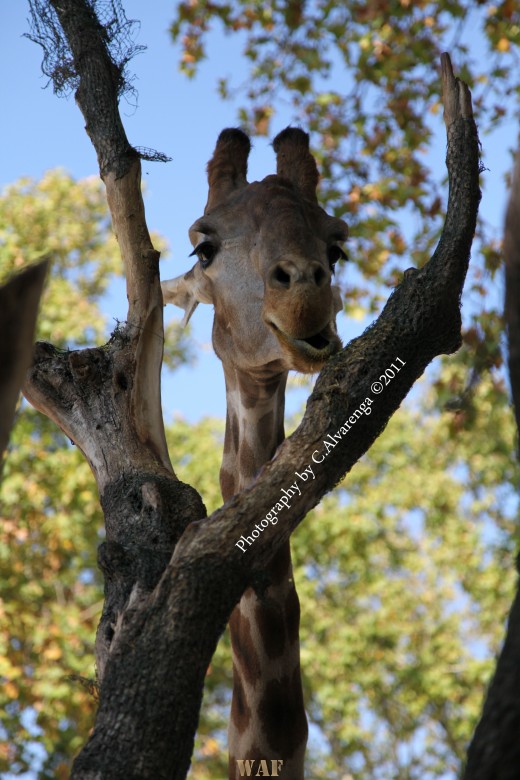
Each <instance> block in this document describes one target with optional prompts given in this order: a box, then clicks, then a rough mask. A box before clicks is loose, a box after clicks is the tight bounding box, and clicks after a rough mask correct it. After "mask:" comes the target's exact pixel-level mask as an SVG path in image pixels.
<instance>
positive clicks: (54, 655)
mask: <svg viewBox="0 0 520 780" xmlns="http://www.w3.org/2000/svg"><path fill="white" fill-rule="evenodd" d="M43 657H44V658H45V659H47V661H57V660H58V658H61V647H59V646H58V645H55V644H52V645H49V646H48V647H46V648H45V650H44V651H43Z"/></svg>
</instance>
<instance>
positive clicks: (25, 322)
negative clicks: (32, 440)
mask: <svg viewBox="0 0 520 780" xmlns="http://www.w3.org/2000/svg"><path fill="white" fill-rule="evenodd" d="M48 267H49V262H48V260H44V261H43V262H42V263H38V264H37V265H33V266H30V267H29V268H27V269H26V270H25V271H23V272H22V273H20V274H18V275H17V276H14V277H13V278H12V279H10V280H9V281H8V282H7V283H6V284H4V285H3V286H2V287H0V333H1V334H2V339H1V341H0V475H1V470H2V464H1V459H2V455H3V453H4V450H5V448H6V447H7V442H8V440H9V433H10V431H11V425H12V423H13V418H14V412H15V407H16V402H17V400H18V397H19V395H20V387H21V385H22V380H23V377H24V375H25V372H26V371H27V367H28V366H29V364H30V360H31V352H32V348H33V343H34V328H35V325H36V315H37V313H38V304H39V302H40V296H41V294H42V290H43V283H44V281H45V276H46V274H47V270H48Z"/></svg>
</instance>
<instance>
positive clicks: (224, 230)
mask: <svg viewBox="0 0 520 780" xmlns="http://www.w3.org/2000/svg"><path fill="white" fill-rule="evenodd" d="M273 147H274V149H275V152H276V153H277V173H276V175H271V176H267V177H266V178H265V179H263V180H262V181H260V182H252V183H248V182H247V158H248V154H249V149H250V142H249V138H248V137H247V136H246V135H245V133H243V132H242V131H241V130H237V129H227V130H223V131H222V133H221V134H220V136H219V139H218V141H217V145H216V148H215V152H214V155H213V158H212V159H211V161H210V162H209V164H208V181H209V196H208V202H207V205H206V208H205V211H204V216H203V217H201V218H200V219H198V220H197V221H196V222H195V223H194V224H193V225H192V227H191V228H190V231H189V234H190V239H191V242H192V244H193V246H194V252H193V254H195V255H197V258H198V260H197V262H196V263H195V265H194V266H193V268H192V269H191V270H190V271H188V272H187V273H185V274H182V275H181V276H178V277H177V278H176V279H170V280H168V281H165V282H163V283H162V290H163V297H164V302H165V303H174V304H175V305H177V306H180V307H181V308H182V309H184V312H185V317H184V321H185V323H187V322H188V320H189V318H190V317H191V315H192V314H193V312H194V310H195V308H196V306H197V305H198V304H199V303H212V304H213V305H214V306H215V327H214V334H213V335H214V347H215V351H216V352H217V354H218V356H219V357H220V358H221V359H222V360H223V361H224V360H226V358H227V357H228V356H229V359H230V360H231V361H232V362H233V364H234V365H237V366H239V367H243V368H244V369H246V370H248V369H251V368H256V367H262V368H263V367H264V366H266V365H268V364H275V363H276V366H273V367H275V368H276V369H281V370H289V369H295V370H297V371H301V372H304V373H309V372H310V373H313V372H315V371H317V370H319V369H320V368H321V367H322V366H323V364H324V362H325V360H327V359H328V358H329V357H330V356H331V355H333V354H334V353H335V352H337V351H338V350H339V349H340V347H341V341H340V339H339V337H338V334H337V330H336V321H335V320H336V314H337V312H338V311H340V309H341V308H342V303H341V297H340V293H339V289H338V287H336V286H335V285H333V284H331V276H332V271H333V267H334V265H335V263H336V262H337V261H338V260H339V259H340V258H342V257H345V255H344V252H343V250H342V249H341V245H342V243H343V242H344V241H345V240H346V238H347V235H348V228H347V225H346V223H345V222H343V220H341V219H337V218H335V217H331V216H329V215H328V214H327V213H326V212H325V211H324V210H323V209H322V208H320V206H319V205H318V202H317V198H316V185H317V182H318V171H317V167H316V163H315V161H314V158H313V157H312V155H311V153H310V152H309V140H308V136H307V134H306V133H304V132H303V131H302V130H299V129H296V128H287V129H286V130H284V131H282V132H281V133H280V134H279V135H278V136H277V137H276V138H275V140H274V142H273Z"/></svg>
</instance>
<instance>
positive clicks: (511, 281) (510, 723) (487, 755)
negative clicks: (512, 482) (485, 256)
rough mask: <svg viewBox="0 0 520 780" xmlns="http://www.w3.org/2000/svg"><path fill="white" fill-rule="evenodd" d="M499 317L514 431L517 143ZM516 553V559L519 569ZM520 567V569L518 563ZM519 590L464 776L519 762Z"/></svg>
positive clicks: (494, 777) (519, 377)
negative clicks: (502, 321) (504, 336)
mask: <svg viewBox="0 0 520 780" xmlns="http://www.w3.org/2000/svg"><path fill="white" fill-rule="evenodd" d="M504 258H505V264H506V292H505V312H504V313H505V320H506V327H507V334H508V347H509V377H510V380H511V392H512V396H513V408H514V412H515V418H516V426H517V430H518V431H520V144H519V147H518V151H517V155H516V164H515V168H514V173H513V181H512V184H511V193H510V196H509V204H508V207H507V212H506V219H505V232H504ZM519 564H520V558H519V559H517V569H519ZM519 570H520V569H519ZM519 659H520V590H519V589H518V586H517V592H516V595H515V599H514V601H513V604H512V607H511V611H510V613H509V619H508V624H507V631H506V638H505V641H504V645H503V647H502V650H501V651H500V655H499V657H498V661H497V665H496V670H495V674H494V676H493V679H492V681H491V684H490V686H489V690H488V693H487V696H486V700H485V702H484V708H483V711H482V717H481V719H480V721H479V723H478V725H477V728H476V729H475V733H474V735H473V739H472V741H471V744H470V746H469V750H468V760H467V764H466V768H465V771H464V780H508V779H509V778H511V777H515V776H516V775H517V774H518V767H519V766H520V742H519V741H518V733H519V731H520V674H519Z"/></svg>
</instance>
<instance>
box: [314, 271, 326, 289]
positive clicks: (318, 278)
mask: <svg viewBox="0 0 520 780" xmlns="http://www.w3.org/2000/svg"><path fill="white" fill-rule="evenodd" d="M326 281H327V274H326V273H325V270H324V269H323V268H322V267H321V266H319V267H318V268H316V270H315V271H314V282H315V284H316V287H321V286H322V285H323V284H324V282H326Z"/></svg>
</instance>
